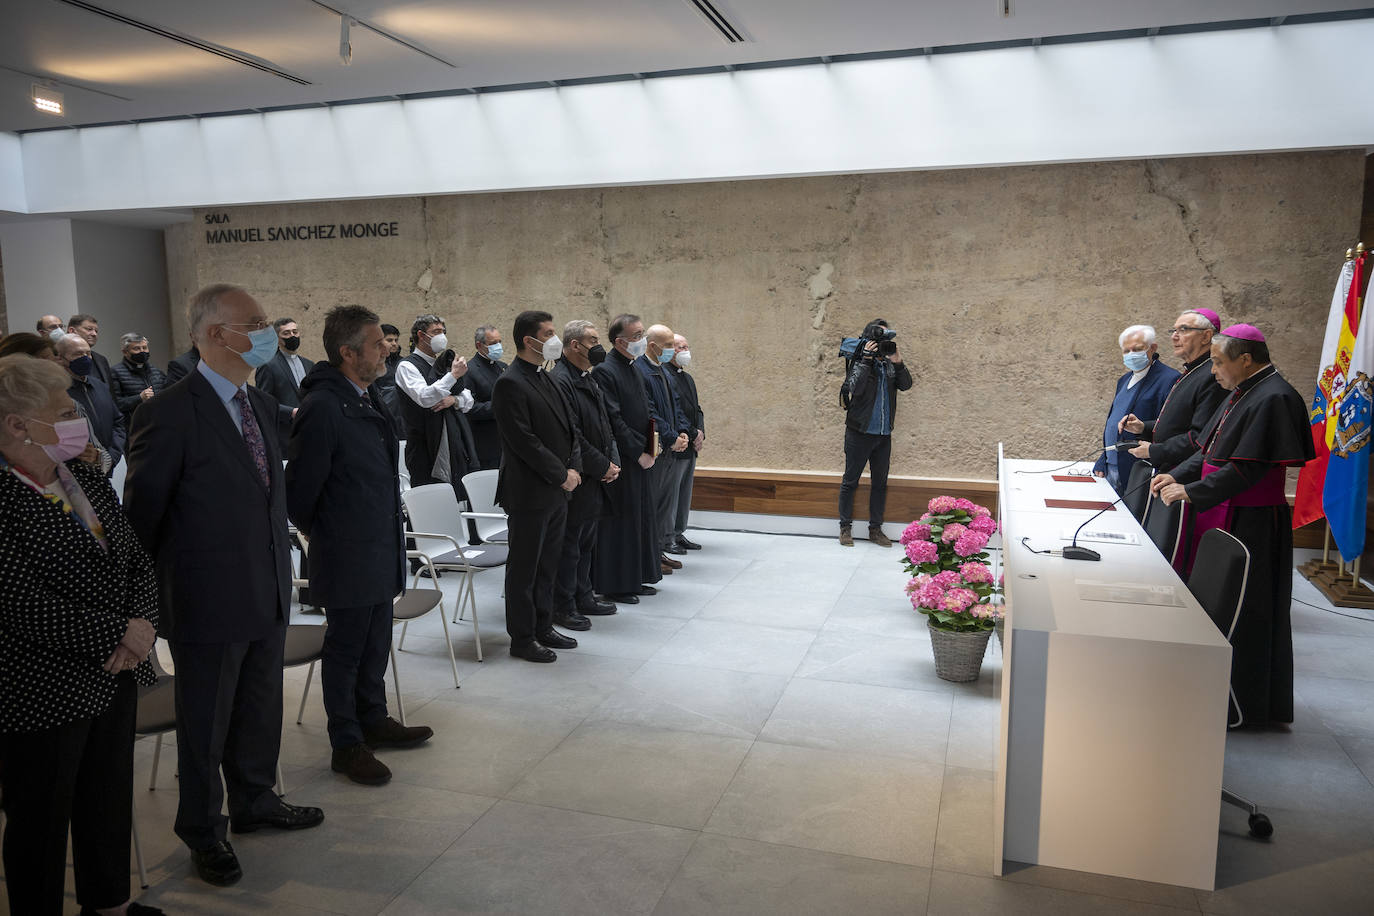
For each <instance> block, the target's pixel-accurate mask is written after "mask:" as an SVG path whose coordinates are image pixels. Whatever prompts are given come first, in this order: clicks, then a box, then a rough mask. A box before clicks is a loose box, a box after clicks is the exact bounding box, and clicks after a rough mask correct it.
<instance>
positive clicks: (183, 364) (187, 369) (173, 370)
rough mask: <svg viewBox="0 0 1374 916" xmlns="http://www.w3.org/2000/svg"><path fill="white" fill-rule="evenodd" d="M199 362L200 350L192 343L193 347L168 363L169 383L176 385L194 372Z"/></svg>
mask: <svg viewBox="0 0 1374 916" xmlns="http://www.w3.org/2000/svg"><path fill="white" fill-rule="evenodd" d="M198 362H200V350H199V349H198V348H197V347H196V345H195V344H194V343H192V344H191V349H189V350H187V351H186V352H185V353H183V354H181V355H180V356H178V357H175V358H174V359H173V360H172V361H171V362H170V363H168V364H167V384H168V385H175V384H176V383H177V382H179V381H181V380H182V379H184V378H186V376H188V375H190V374H191V373H192V372H195V371H196V363H198Z"/></svg>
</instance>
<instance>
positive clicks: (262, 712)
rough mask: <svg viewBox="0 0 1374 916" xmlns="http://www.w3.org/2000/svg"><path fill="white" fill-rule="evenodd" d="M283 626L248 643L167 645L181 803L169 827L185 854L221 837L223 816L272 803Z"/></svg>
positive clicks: (262, 808) (278, 748) (249, 812)
mask: <svg viewBox="0 0 1374 916" xmlns="http://www.w3.org/2000/svg"><path fill="white" fill-rule="evenodd" d="M285 645H286V625H285V624H284V623H283V624H279V625H278V626H277V627H275V628H274V629H273V630H272V632H271V633H270V634H269V635H268V636H266V637H264V638H263V639H257V640H254V641H252V642H230V643H223V642H216V643H183V642H170V643H168V646H169V648H171V650H172V661H173V662H175V663H176V681H175V684H176V688H175V689H176V706H177V771H178V773H179V775H180V777H181V800H180V802H179V803H178V805H177V817H176V824H175V826H174V829H175V831H176V835H177V836H179V837H180V838H181V841H182V842H183V843H185V844H186V845H187V846H189V847H190V848H191V849H193V850H198V849H205V848H206V847H208V846H211V845H213V844H214V843H217V842H219V841H220V840H223V839H224V837H225V826H226V824H227V820H228V819H227V818H226V817H225V816H224V815H223V814H222V813H221V809H222V808H223V806H224V789H223V788H222V787H221V786H220V778H219V777H220V770H221V769H223V771H224V786H225V787H227V788H228V790H229V814H230V815H231V816H232V817H234V818H235V819H237V818H242V817H251V816H253V815H254V814H259V813H262V812H265V811H270V810H271V809H272V808H273V807H275V806H276V805H277V803H278V800H277V794H276V792H274V791H273V788H272V787H273V785H274V784H275V783H276V781H277V756H278V754H279V753H280V751H281V716H282V705H281V704H282V687H281V681H282V668H281V666H282V651H283V649H284V648H285Z"/></svg>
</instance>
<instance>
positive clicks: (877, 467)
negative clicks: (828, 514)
mask: <svg viewBox="0 0 1374 916" xmlns="http://www.w3.org/2000/svg"><path fill="white" fill-rule="evenodd" d="M891 459H892V437H891V436H875V435H870V434H869V433H861V432H859V431H858V430H856V429H850V428H848V427H845V431H844V477H843V478H842V479H841V480H840V525H841V526H842V527H848V526H849V525H851V524H853V523H854V491H855V490H857V489H858V488H859V477H860V476H861V475H862V474H863V472H864V465H865V464H866V465H868V473H869V478H870V479H869V485H868V486H869V489H868V527H870V528H878V527H881V525H882V524H883V511H884V510H885V509H886V508H887V465H888V462H889V461H890V460H891Z"/></svg>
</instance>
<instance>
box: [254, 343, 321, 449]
mask: <svg viewBox="0 0 1374 916" xmlns="http://www.w3.org/2000/svg"><path fill="white" fill-rule="evenodd" d="M272 329H273V330H274V331H276V332H277V352H276V353H275V354H274V355H273V356H272V359H271V361H269V362H268V363H267V364H266V365H262V366H259V367H258V369H257V371H256V372H254V373H253V384H254V385H256V386H257V387H258V388H261V389H262V390H263V391H265V392H267V393H268V394H270V395H272V397H274V398H275V399H276V401H277V404H278V405H280V406H279V407H278V408H277V435H278V437H279V438H280V439H281V447H282V451H283V452H284V451H286V440H287V438H288V437H289V436H290V434H291V418H292V417H293V416H294V415H295V412H296V408H297V407H300V406H301V382H302V381H303V380H304V379H305V375H306V373H307V372H309V371H310V370H311V368H312V367H314V365H315V364H314V363H313V362H311V361H310V360H308V359H306V358H305V357H304V356H298V355H297V354H296V351H297V350H298V349H300V346H301V332H300V329H299V328H297V327H296V322H295V320H294V319H292V318H278V319H277V320H276V321H274V322H272Z"/></svg>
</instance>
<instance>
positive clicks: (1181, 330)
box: [1168, 325, 1207, 337]
mask: <svg viewBox="0 0 1374 916" xmlns="http://www.w3.org/2000/svg"><path fill="white" fill-rule="evenodd" d="M1205 330H1207V329H1206V328H1190V327H1187V326H1185V325H1179V326H1178V327H1176V328H1170V329H1169V330H1168V334H1169V336H1170V337H1179V336H1181V335H1183V334H1187V333H1188V332H1189V331H1205Z"/></svg>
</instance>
